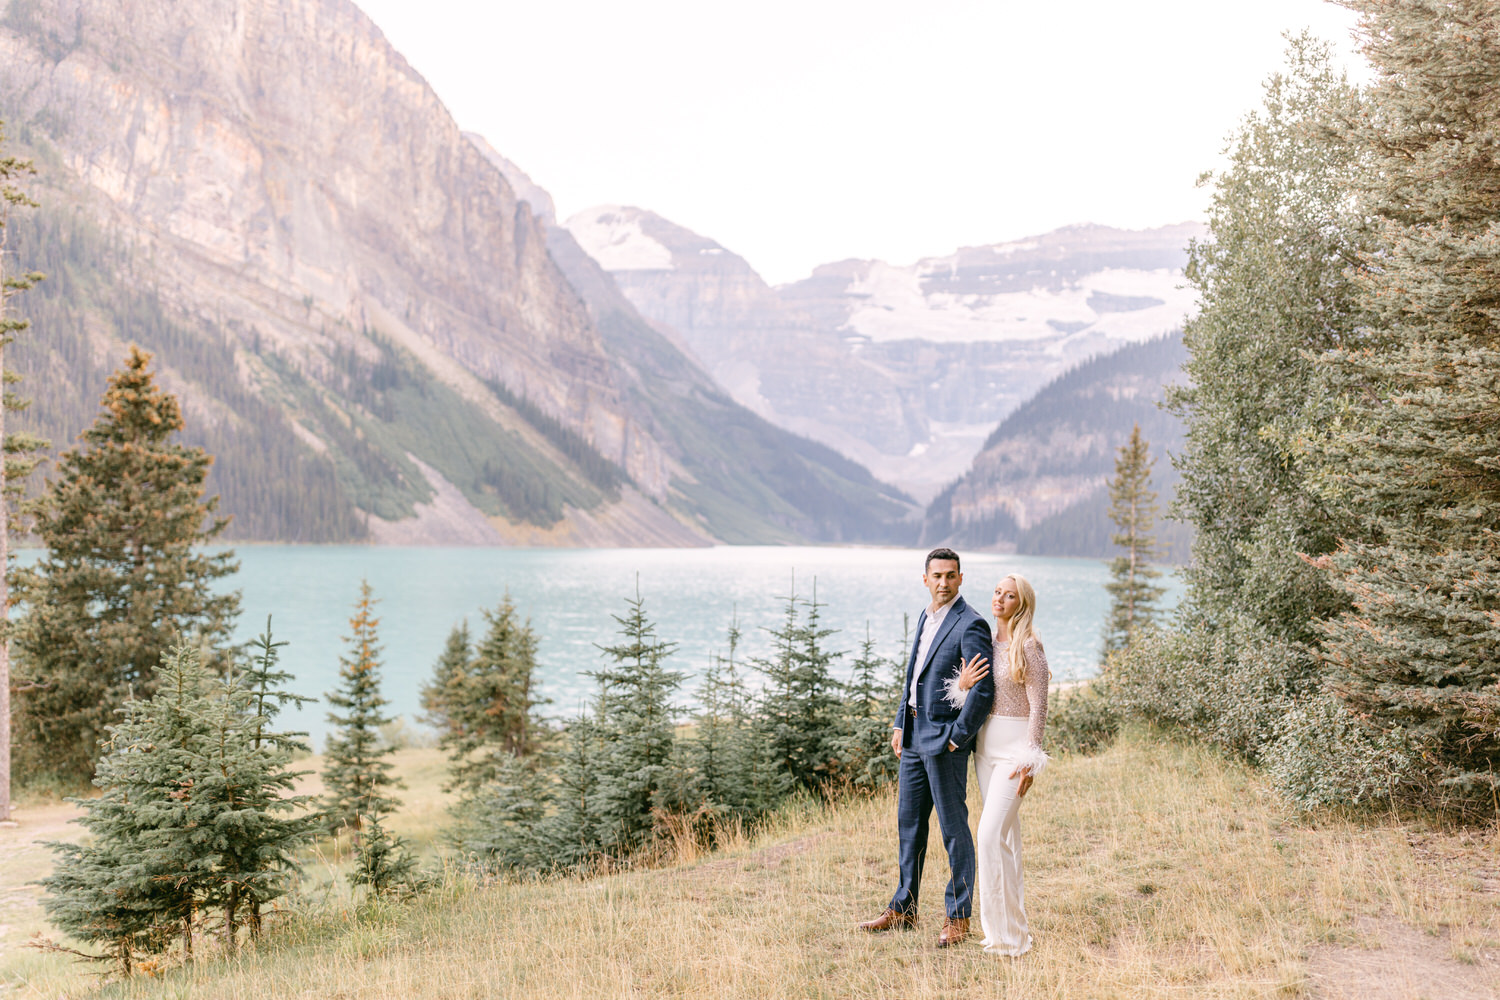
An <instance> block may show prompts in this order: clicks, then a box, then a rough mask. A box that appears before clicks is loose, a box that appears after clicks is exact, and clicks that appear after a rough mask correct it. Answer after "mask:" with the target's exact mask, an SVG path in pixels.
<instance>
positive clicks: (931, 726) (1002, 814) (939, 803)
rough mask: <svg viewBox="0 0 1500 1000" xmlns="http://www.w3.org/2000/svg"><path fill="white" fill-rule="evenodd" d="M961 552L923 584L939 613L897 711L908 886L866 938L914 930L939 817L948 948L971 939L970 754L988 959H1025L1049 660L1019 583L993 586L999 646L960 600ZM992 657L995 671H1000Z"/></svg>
mask: <svg viewBox="0 0 1500 1000" xmlns="http://www.w3.org/2000/svg"><path fill="white" fill-rule="evenodd" d="M960 569H961V568H960V564H959V559H958V553H956V552H954V551H953V550H952V549H933V550H932V551H931V552H929V553H928V554H927V563H926V565H925V567H924V569H923V573H922V583H923V584H924V585H926V587H927V590H928V593H930V594H931V595H932V603H931V604H929V605H928V606H927V608H926V609H925V610H924V611H923V612H922V617H921V618H920V619H919V621H918V623H917V639H916V643H915V644H914V645H913V647H912V651H911V656H910V658H909V659H908V661H907V665H906V684H905V686H904V687H903V689H902V696H901V701H900V705H899V707H898V708H897V709H896V723H895V731H894V732H892V733H891V748H892V749H893V750H895V751H896V756H897V757H899V758H901V765H900V782H901V784H900V792H899V796H898V799H897V806H896V823H897V829H898V831H899V834H900V867H901V883H900V885H899V886H898V887H897V888H896V894H895V896H893V897H892V898H891V902H890V905H889V906H888V907H887V908H886V910H885V912H884V913H882V914H881V915H880V916H879V917H877V918H875V919H874V920H870V921H867V922H865V923H863V924H860V925H859V926H860V928H861V929H863V930H867V931H885V930H892V929H894V928H903V929H909V928H912V927H915V926H916V923H917V894H918V892H919V891H920V890H921V883H922V866H923V862H924V861H925V860H926V857H927V827H928V821H929V818H930V816H931V813H932V810H933V808H934V807H936V809H937V814H938V824H939V825H940V827H941V828H942V832H943V846H944V847H945V848H947V851H948V864H949V866H950V867H951V869H952V877H951V878H950V879H949V880H948V892H947V896H946V901H947V917H948V919H947V920H946V921H944V923H943V929H942V932H941V933H940V934H939V935H938V947H940V948H946V947H948V946H949V945H955V944H958V943H959V942H960V941H962V940H964V939H965V938H966V937H968V936H969V914H970V911H971V908H972V893H973V886H974V883H975V880H974V867H975V866H974V839H973V838H972V837H970V836H969V808H968V805H967V804H966V802H965V801H964V800H965V796H966V786H967V784H968V767H969V754H970V753H971V752H972V753H974V755H975V757H974V771H975V774H976V776H977V777H978V779H979V794H980V797H981V798H982V799H983V801H984V810H983V812H982V813H980V817H979V833H978V838H979V883H978V884H979V922H980V926H981V927H982V928H983V930H984V940H983V941H982V942H981V943H982V944H983V945H984V950H985V951H988V952H994V953H996V954H1000V955H1010V956H1013V957H1014V956H1018V955H1023V954H1025V953H1026V952H1027V951H1028V950H1029V949H1030V948H1031V934H1030V932H1029V931H1028V930H1027V926H1026V910H1025V907H1024V905H1023V900H1022V893H1021V824H1020V816H1019V811H1020V805H1021V798H1022V796H1024V795H1025V794H1026V790H1027V789H1028V788H1030V787H1031V781H1032V779H1033V778H1034V777H1035V776H1036V775H1037V774H1039V773H1041V770H1042V768H1043V767H1045V766H1046V764H1047V759H1048V758H1047V755H1046V753H1044V752H1043V751H1042V726H1043V725H1044V724H1045V722H1046V718H1047V679H1048V671H1047V658H1046V655H1045V654H1044V653H1043V651H1042V644H1041V643H1040V642H1039V641H1038V640H1037V638H1036V636H1035V635H1034V634H1033V632H1032V627H1031V620H1032V614H1033V611H1034V610H1035V607H1036V594H1035V592H1034V591H1033V590H1032V589H1031V584H1029V583H1027V582H1026V580H1025V579H1024V578H1022V577H1019V576H1015V575H1012V576H1007V577H1006V578H1005V579H1003V580H1001V581H1000V583H999V585H998V586H996V587H995V592H994V596H993V599H992V601H991V604H990V606H991V608H992V609H993V611H994V614H995V636H994V639H993V642H992V641H991V638H990V628H989V626H988V625H987V624H986V623H985V620H984V618H983V617H982V616H981V615H980V614H979V613H978V612H976V611H975V610H973V609H972V608H970V607H969V606H968V605H967V604H966V603H965V602H964V599H963V598H962V597H960V596H958V588H959V585H960V584H962V583H963V579H964V578H963V574H962V572H961V571H960ZM991 657H993V664H994V672H993V674H992V673H991V671H990V667H989V665H990V663H991V662H992V661H991Z"/></svg>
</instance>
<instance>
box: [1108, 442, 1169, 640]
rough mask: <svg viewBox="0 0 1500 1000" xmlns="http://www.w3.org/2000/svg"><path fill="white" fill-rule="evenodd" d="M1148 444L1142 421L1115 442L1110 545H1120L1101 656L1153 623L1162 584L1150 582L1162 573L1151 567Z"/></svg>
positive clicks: (1153, 553)
mask: <svg viewBox="0 0 1500 1000" xmlns="http://www.w3.org/2000/svg"><path fill="white" fill-rule="evenodd" d="M1155 464H1156V460H1155V459H1154V458H1152V457H1151V445H1150V443H1149V442H1147V441H1146V440H1145V439H1144V438H1142V437H1141V425H1140V424H1136V425H1135V427H1133V428H1132V429H1131V431H1130V440H1129V441H1127V442H1126V443H1125V444H1123V445H1121V446H1120V453H1119V455H1118V456H1117V457H1116V459H1115V475H1114V478H1113V479H1111V480H1110V481H1109V501H1110V503H1109V519H1110V520H1111V521H1113V522H1114V523H1115V527H1116V528H1117V529H1119V530H1118V531H1116V533H1115V534H1114V535H1113V536H1112V537H1111V538H1110V541H1111V543H1113V544H1115V545H1118V546H1119V547H1120V548H1122V549H1124V550H1125V551H1123V552H1122V553H1120V555H1118V556H1116V557H1115V558H1114V559H1113V560H1111V561H1110V564H1109V574H1110V582H1109V583H1106V584H1105V585H1104V589H1105V590H1106V591H1108V592H1109V597H1110V606H1109V618H1108V619H1107V620H1106V621H1105V625H1104V655H1105V656H1109V654H1110V653H1114V652H1117V651H1119V650H1122V649H1125V648H1126V647H1127V646H1129V645H1130V643H1131V641H1132V640H1133V639H1134V637H1135V635H1136V633H1137V632H1138V631H1140V630H1141V629H1142V628H1144V627H1146V626H1148V625H1151V624H1153V623H1154V622H1155V621H1156V617H1157V607H1156V602H1157V601H1159V600H1161V595H1162V594H1164V593H1166V588H1164V587H1161V586H1159V585H1157V584H1156V583H1155V582H1154V581H1155V580H1156V579H1158V578H1159V577H1160V576H1161V571H1160V570H1158V569H1157V568H1156V567H1155V566H1153V565H1151V562H1152V560H1153V559H1155V558H1156V536H1155V534H1154V530H1155V524H1156V491H1155V490H1153V489H1151V467H1152V466H1153V465H1155Z"/></svg>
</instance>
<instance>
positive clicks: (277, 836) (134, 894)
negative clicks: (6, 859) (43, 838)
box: [43, 631, 312, 971]
mask: <svg viewBox="0 0 1500 1000" xmlns="http://www.w3.org/2000/svg"><path fill="white" fill-rule="evenodd" d="M261 641H262V643H263V645H265V646H267V647H270V648H271V649H273V650H274V648H275V647H274V644H272V643H271V641H270V634H269V631H268V632H267V634H265V635H264V636H262V637H261ZM268 666H269V667H270V669H268ZM273 674H275V671H274V666H273V665H267V664H264V663H262V664H261V665H260V668H259V669H258V670H257V671H256V672H255V673H253V674H247V675H245V676H246V677H257V676H258V677H260V678H262V679H264V678H265V677H267V676H269V675H273ZM155 680H156V684H155V688H156V694H155V695H153V696H152V698H151V699H150V700H135V699H132V700H130V701H128V702H126V704H125V706H124V709H123V712H124V718H123V720H122V721H121V722H119V723H117V724H115V725H113V726H111V727H110V729H109V734H110V740H109V743H108V744H107V745H106V753H105V756H104V757H103V758H102V759H101V761H100V763H99V769H98V774H97V776H96V778H95V784H97V785H98V786H99V787H100V788H101V790H102V794H101V795H100V796H99V797H98V798H91V799H89V798H86V799H79V800H75V801H77V802H78V804H79V805H80V806H82V807H83V810H84V815H83V818H82V819H81V821H80V822H82V824H83V825H84V827H85V828H86V829H88V830H89V832H90V833H91V834H92V835H93V836H92V839H91V841H90V842H89V843H88V844H86V845H83V846H80V845H70V844H54V845H52V847H53V849H54V850H55V851H57V853H58V855H59V856H58V860H57V863H56V865H55V867H54V871H53V874H52V875H51V876H50V877H49V878H48V879H45V880H44V881H43V885H44V887H45V888H46V889H47V890H48V892H49V895H48V897H47V900H46V906H47V909H48V912H49V914H50V915H51V917H52V919H53V921H54V922H55V923H56V924H58V926H60V927H61V928H63V929H64V930H66V931H67V932H68V933H70V934H72V935H73V936H74V937H77V938H79V939H80V940H84V941H91V942H99V943H104V944H106V945H108V946H109V948H110V950H111V951H112V952H113V953H114V955H115V956H116V958H117V960H118V961H119V962H120V964H121V965H122V967H124V968H126V969H127V971H128V967H129V964H130V962H131V956H132V955H133V954H136V953H141V952H153V951H160V950H162V949H164V948H165V947H167V945H168V944H169V943H170V940H171V938H172V936H173V929H174V928H175V929H177V930H178V931H180V940H181V943H182V950H183V954H184V956H185V957H191V955H192V950H193V932H194V923H195V917H196V914H197V913H198V912H199V910H200V909H201V908H202V907H204V906H209V907H216V908H218V909H220V910H221V912H222V914H223V920H224V929H225V934H224V940H225V942H226V945H227V946H228V947H229V948H231V949H233V947H234V946H235V943H236V941H237V929H238V926H239V916H240V914H241V913H243V912H248V913H250V914H251V919H250V924H251V928H252V931H254V930H256V929H258V927H259V920H258V916H257V914H258V908H259V906H260V905H261V904H262V903H263V902H265V901H267V900H270V899H274V898H275V897H277V896H279V895H281V894H283V893H284V892H286V891H287V890H288V889H289V888H290V886H291V883H292V881H293V877H294V876H295V874H296V872H297V871H298V867H297V864H296V862H295V860H294V853H295V851H296V850H297V849H298V848H299V847H300V846H302V844H303V843H305V842H306V840H307V839H308V838H309V837H310V835H311V832H312V827H311V821H310V819H309V818H308V817H306V816H305V815H301V812H302V809H303V807H304V805H305V804H306V802H307V801H308V800H307V798H306V797H305V796H297V795H293V794H291V792H292V787H293V783H294V781H295V779H296V778H297V777H298V775H297V774H296V773H294V772H291V771H290V770H288V768H289V765H290V761H291V757H292V754H293V753H294V752H295V751H298V750H305V749H306V747H305V745H304V744H302V743H301V742H300V741H298V740H296V739H295V738H293V737H291V736H288V735H285V734H279V733H274V732H271V731H270V730H268V729H267V728H266V723H267V721H268V718H267V717H266V716H262V715H258V714H256V706H257V704H258V703H260V702H262V701H266V700H267V698H266V695H267V694H270V693H272V692H275V689H273V688H270V687H269V686H268V685H266V684H261V685H259V686H260V691H257V688H256V687H255V686H251V685H247V684H245V683H242V678H241V676H240V675H238V674H235V673H231V675H230V677H229V678H227V679H226V680H219V679H218V678H215V677H214V676H213V675H212V674H211V673H210V672H209V671H208V670H207V669H206V668H205V667H204V666H203V663H202V659H201V657H200V654H199V650H198V649H197V648H196V647H189V646H176V647H173V648H172V649H171V650H169V651H168V653H167V654H166V656H165V657H164V658H163V660H162V663H161V664H160V666H159V668H158V670H157V671H156V678H155ZM275 693H279V692H275Z"/></svg>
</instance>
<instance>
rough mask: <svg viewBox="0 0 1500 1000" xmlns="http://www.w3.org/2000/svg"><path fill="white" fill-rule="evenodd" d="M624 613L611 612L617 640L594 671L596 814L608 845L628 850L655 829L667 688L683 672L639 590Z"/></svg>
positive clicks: (669, 734)
mask: <svg viewBox="0 0 1500 1000" xmlns="http://www.w3.org/2000/svg"><path fill="white" fill-rule="evenodd" d="M625 604H626V612H625V614H623V615H615V616H614V619H615V623H616V625H617V626H618V627H619V641H618V642H616V643H615V644H614V645H611V646H599V651H600V652H601V653H603V654H604V656H605V657H606V658H607V659H608V661H609V664H608V665H607V666H605V667H603V668H601V669H599V670H596V671H593V672H592V674H591V676H593V677H594V679H595V680H596V681H598V683H599V702H598V721H597V727H598V733H599V736H600V738H601V741H602V744H603V745H602V747H601V755H600V761H599V764H598V770H599V797H600V816H601V820H602V823H603V826H604V842H605V845H606V847H608V848H609V849H610V850H613V851H616V852H620V853H629V852H630V851H632V850H635V849H636V848H637V847H639V846H640V845H641V844H643V843H644V842H645V841H646V839H647V838H648V837H649V836H650V834H651V833H652V830H653V828H654V825H655V823H654V819H653V816H652V811H653V809H655V808H657V807H658V806H660V805H661V796H662V792H663V789H664V788H665V787H667V785H668V783H669V782H668V777H669V775H668V767H669V761H670V760H671V758H672V744H673V736H674V734H673V716H674V710H673V707H672V700H671V699H672V693H673V692H674V691H676V690H677V687H678V685H679V684H681V683H682V675H681V674H680V673H677V672H675V671H671V670H668V669H666V667H665V666H664V661H665V660H666V658H667V657H668V656H670V655H671V654H672V652H673V651H674V650H675V649H676V648H677V644H676V643H670V642H663V641H662V640H661V639H659V638H657V635H656V625H655V623H653V622H652V621H651V619H650V618H649V617H647V615H646V607H645V605H646V602H645V599H644V598H642V597H641V595H640V593H639V592H637V593H636V596H635V597H634V598H633V599H630V600H627V601H626V602H625Z"/></svg>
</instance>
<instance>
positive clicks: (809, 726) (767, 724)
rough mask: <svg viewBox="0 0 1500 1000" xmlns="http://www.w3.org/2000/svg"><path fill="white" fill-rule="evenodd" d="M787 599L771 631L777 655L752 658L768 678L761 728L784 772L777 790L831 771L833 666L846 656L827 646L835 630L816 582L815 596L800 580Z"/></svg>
mask: <svg viewBox="0 0 1500 1000" xmlns="http://www.w3.org/2000/svg"><path fill="white" fill-rule="evenodd" d="M784 600H785V601H786V612H785V616H784V618H783V620H782V624H781V626H780V627H779V628H774V629H767V630H766V631H768V632H769V633H770V634H771V636H772V638H773V639H774V640H775V643H774V645H773V647H772V650H773V652H772V656H771V657H770V658H762V659H757V660H753V661H752V662H753V663H754V664H755V666H756V667H757V668H758V669H759V670H760V672H761V673H762V674H764V675H765V677H766V686H765V688H764V690H763V692H762V696H761V706H760V707H761V711H760V728H761V736H762V739H763V740H764V742H765V744H766V746H767V747H768V748H769V750H770V753H771V756H772V759H773V760H774V761H775V767H776V770H777V772H778V773H779V779H778V781H777V783H776V785H777V791H778V793H785V792H786V791H790V790H791V789H792V788H797V787H802V788H809V789H812V788H818V787H820V786H821V785H822V784H823V782H824V781H825V780H826V779H827V778H828V776H829V767H830V761H831V760H832V757H833V739H834V736H835V726H836V722H837V710H838V704H839V699H838V692H837V683H836V682H835V681H834V680H833V677H832V675H831V668H832V665H833V662H834V661H835V660H836V659H837V658H838V657H839V656H841V655H842V654H840V653H832V652H830V651H829V650H828V649H827V648H826V647H825V645H824V640H826V639H827V638H828V637H829V636H830V635H833V634H834V631H835V630H834V629H829V628H825V627H824V626H823V624H822V621H821V616H820V611H821V609H822V608H823V605H822V604H819V603H818V598H817V589H816V586H815V587H814V590H813V599H812V600H811V601H807V600H804V599H803V598H800V597H798V596H797V595H796V592H795V585H794V588H793V593H792V594H791V595H790V596H788V597H786V598H785V599H784ZM799 608H805V609H806V613H805V616H803V615H802V614H801V613H800V612H799Z"/></svg>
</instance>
